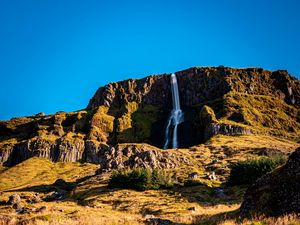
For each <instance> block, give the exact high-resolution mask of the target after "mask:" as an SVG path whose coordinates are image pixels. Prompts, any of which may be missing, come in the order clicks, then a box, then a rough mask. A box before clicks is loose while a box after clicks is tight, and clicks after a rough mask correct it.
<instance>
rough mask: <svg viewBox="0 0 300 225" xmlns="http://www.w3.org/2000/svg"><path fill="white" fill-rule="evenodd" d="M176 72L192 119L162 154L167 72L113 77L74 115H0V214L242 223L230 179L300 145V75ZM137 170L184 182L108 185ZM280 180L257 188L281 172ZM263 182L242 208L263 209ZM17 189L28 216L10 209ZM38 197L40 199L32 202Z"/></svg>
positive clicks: (237, 189)
mask: <svg viewBox="0 0 300 225" xmlns="http://www.w3.org/2000/svg"><path fill="white" fill-rule="evenodd" d="M176 76H177V80H178V86H179V95H180V100H181V105H182V110H183V111H184V116H185V120H184V122H183V123H181V124H180V125H179V148H178V149H168V150H162V149H161V148H162V146H163V143H164V133H165V127H166V122H167V118H168V116H169V113H170V111H171V109H172V105H171V104H172V101H171V92H170V80H169V79H170V74H162V75H153V76H149V77H146V78H143V79H130V80H126V81H121V82H115V83H110V84H108V85H106V86H104V87H101V88H99V89H98V90H97V91H96V93H95V95H94V96H93V97H92V99H91V100H90V102H89V104H88V106H87V107H86V109H82V110H79V111H76V112H69V113H66V112H57V113H56V114H53V115H44V114H43V113H39V114H37V115H34V116H27V117H18V118H12V119H11V120H9V121H0V164H1V165H2V167H0V191H2V192H1V194H0V200H2V203H1V202H0V203H1V204H0V221H1V220H2V221H4V222H3V223H4V224H6V223H8V222H10V223H11V224H15V223H17V222H21V224H22V223H23V224H28V223H29V224H30V223H32V224H69V223H72V224H74V223H75V224H97V223H98V224H141V223H144V222H145V221H148V222H149V221H150V223H149V224H151V221H152V222H153V224H155V218H156V219H157V218H160V219H165V220H169V221H172V222H175V223H179V224H199V223H201V224H202V223H208V222H211V223H219V222H220V221H221V220H226V218H229V220H231V216H233V217H235V218H237V217H238V216H239V214H238V211H237V210H238V208H239V206H240V204H241V202H242V200H243V194H244V192H245V190H246V189H247V185H241V186H228V185H227V184H226V182H227V180H228V177H229V176H230V171H231V167H230V166H231V165H232V164H233V163H235V162H238V161H243V160H249V159H258V158H262V157H278V156H282V157H285V156H289V155H290V154H291V153H292V152H293V151H295V149H296V148H297V147H299V146H300V144H299V141H300V139H299V137H300V81H299V80H298V79H296V78H294V77H292V76H291V75H290V74H289V73H288V72H287V71H283V70H280V71H267V70H263V69H261V68H246V69H234V68H228V67H223V66H220V67H193V68H190V69H187V70H184V71H180V72H177V73H176ZM295 154H296V153H294V154H293V155H295ZM293 155H292V156H293ZM292 156H291V157H292ZM290 161H291V160H289V161H288V164H287V165H286V166H285V167H283V168H286V167H288V165H291V163H290ZM139 167H144V168H158V169H162V170H164V171H166V172H167V173H168V174H171V176H172V178H174V179H175V180H176V182H177V183H178V185H176V186H175V187H174V188H171V189H166V190H147V191H143V192H141V191H133V190H123V189H111V188H109V187H108V186H107V183H108V181H109V178H110V176H111V171H113V170H115V169H122V168H139ZM281 170H285V169H281ZM269 176H271V175H269ZM276 176H277V175H274V176H273V175H272V179H273V177H275V178H274V181H273V180H272V181H265V180H263V179H271V178H261V179H262V180H263V181H257V182H258V184H257V185H258V186H261V183H259V182H262V183H265V182H275V183H276V182H277V180H278V179H281V177H282V176H285V175H278V178H276ZM293 176H295V177H298V176H299V174H294V175H293ZM57 179H64V180H57ZM291 180H292V179H291ZM257 185H256V186H255V184H254V187H252V189H251V187H250V189H248V191H247V195H246V202H244V203H243V206H242V209H243V210H244V209H246V208H247V207H248V208H249V207H250V209H252V208H256V204H259V203H256V202H255V201H254V200H252V199H256V198H255V197H252V193H259V191H260V190H258V191H257V190H256V187H257ZM282 185H284V184H282ZM287 185H290V186H291V184H287ZM274 188H275V186H274ZM287 190H288V189H287ZM12 194H18V195H20V202H19V203H20V204H21V205H22V209H23V210H25V209H26V210H25V211H18V209H16V208H13V207H12V205H9V204H7V200H8V198H9V196H11V195H12ZM36 196H37V197H38V198H39V199H40V201H37V202H35V201H33V200H32V198H36ZM247 196H248V197H247ZM283 196H285V195H283ZM247 198H248V201H247ZM157 199H159V201H157ZM249 199H250V200H249ZM268 204H269V203H268ZM16 207H17V206H16ZM251 207H252V208H251ZM250 209H249V210H250ZM244 211H245V210H244ZM274 212H275V211H274ZM289 212H293V211H289ZM224 213H225V214H224ZM245 214H247V213H245ZM112 215H114V216H112ZM224 215H225V217H224ZM269 215H271V216H272V214H269ZM276 215H280V213H278V214H276ZM294 219H295V218H294V216H293V217H292V219H290V218H289V219H288V221H290V220H291V221H292V220H294ZM283 220H286V218H283ZM156 222H157V221H156ZM165 222H166V221H165ZM0 224H1V222H0ZM156 224H157V223H156Z"/></svg>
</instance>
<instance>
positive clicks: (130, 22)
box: [0, 0, 300, 120]
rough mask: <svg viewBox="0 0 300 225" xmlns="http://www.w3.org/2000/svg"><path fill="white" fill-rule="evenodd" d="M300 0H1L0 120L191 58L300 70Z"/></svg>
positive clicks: (50, 108) (84, 99)
mask: <svg viewBox="0 0 300 225" xmlns="http://www.w3.org/2000/svg"><path fill="white" fill-rule="evenodd" d="M298 2H299V1H297V0H294V1H292V0H282V1H278V0H269V1H268V0H251V1H246V0H245V1H242V0H235V1H234V0H218V1H217V0H210V1H208V0H205V1H204V0H203V1H202V0H159V1H157V0H151V1H143V0H136V1H130V0H128V1H113V0H110V1H108V0H107V1H101V0H98V1H92V0H81V1H78V0H77V1H76V0H70V1H67V0H42V1H41V0H36V1H34V0H26V1H24V0H19V1H17V0H0V81H1V88H0V120H1V119H9V118H11V117H15V116H23V115H31V114H35V113H38V112H45V113H47V114H50V113H55V112H57V111H60V110H63V111H74V110H78V109H82V108H84V107H85V106H86V105H87V103H88V101H89V99H90V98H91V97H92V95H93V94H94V92H95V91H96V89H97V88H98V87H100V86H103V85H105V84H106V83H108V82H112V81H119V80H123V79H127V78H139V77H144V76H146V75H149V74H157V73H169V72H175V71H178V70H182V69H185V68H188V67H191V66H218V65H224V66H232V67H248V66H258V67H263V68H265V69H270V70H276V69H287V70H288V71H289V72H290V73H291V74H293V75H294V76H296V77H298V78H299V76H300V63H299V59H300V44H299V40H300V25H299V23H300V13H299V11H300V3H298Z"/></svg>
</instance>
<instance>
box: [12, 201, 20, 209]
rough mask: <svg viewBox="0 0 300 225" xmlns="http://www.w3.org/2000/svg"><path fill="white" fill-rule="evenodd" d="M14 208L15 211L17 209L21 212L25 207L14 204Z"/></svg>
mask: <svg viewBox="0 0 300 225" xmlns="http://www.w3.org/2000/svg"><path fill="white" fill-rule="evenodd" d="M12 207H13V209H15V210H21V209H23V206H22V205H21V203H19V202H18V203H14V204H13V205H12Z"/></svg>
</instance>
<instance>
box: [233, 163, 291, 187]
mask: <svg viewBox="0 0 300 225" xmlns="http://www.w3.org/2000/svg"><path fill="white" fill-rule="evenodd" d="M285 162H286V158H285V157H274V158H269V157H263V158H260V159H254V160H246V161H239V162H236V163H233V164H231V165H230V168H231V172H230V176H229V180H228V183H229V184H230V185H241V184H251V183H253V182H254V181H256V180H257V179H258V178H260V177H262V176H263V175H264V174H266V173H268V172H270V171H272V170H273V169H275V168H276V167H278V166H280V165H283V164H284V163H285Z"/></svg>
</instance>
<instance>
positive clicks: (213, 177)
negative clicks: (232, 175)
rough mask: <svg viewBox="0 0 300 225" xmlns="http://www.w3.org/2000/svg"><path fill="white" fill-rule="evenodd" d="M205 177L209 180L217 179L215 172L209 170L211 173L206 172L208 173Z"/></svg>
mask: <svg viewBox="0 0 300 225" xmlns="http://www.w3.org/2000/svg"><path fill="white" fill-rule="evenodd" d="M206 178H207V179H209V180H216V179H217V176H216V174H215V172H214V171H213V172H211V173H208V174H207V175H206Z"/></svg>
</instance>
